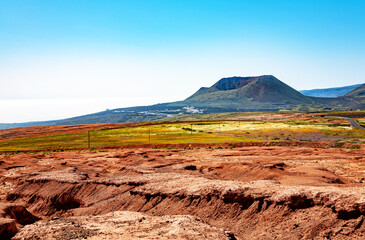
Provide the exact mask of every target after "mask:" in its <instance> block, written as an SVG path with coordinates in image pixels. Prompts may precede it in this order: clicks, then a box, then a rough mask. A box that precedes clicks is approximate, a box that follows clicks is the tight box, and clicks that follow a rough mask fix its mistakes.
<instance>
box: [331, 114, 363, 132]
mask: <svg viewBox="0 0 365 240" xmlns="http://www.w3.org/2000/svg"><path fill="white" fill-rule="evenodd" d="M326 117H327V118H342V119H346V120H348V121H349V122H350V125H351V127H353V128H357V129H365V128H364V127H362V126H360V125H359V124H358V123H357V122H356V120H355V119H352V118H348V117H339V116H326Z"/></svg>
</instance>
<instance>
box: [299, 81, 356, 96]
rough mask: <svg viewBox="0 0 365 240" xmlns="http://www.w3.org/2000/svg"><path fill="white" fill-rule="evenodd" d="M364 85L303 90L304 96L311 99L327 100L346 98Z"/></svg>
mask: <svg viewBox="0 0 365 240" xmlns="http://www.w3.org/2000/svg"><path fill="white" fill-rule="evenodd" d="M361 85H362V84H355V85H350V86H344V87H336V88H322V89H320V88H319V89H311V90H301V91H299V92H301V93H302V94H304V95H306V96H310V97H327V98H334V97H341V96H345V95H346V94H347V93H349V92H351V91H352V90H354V89H356V88H357V87H360V86H361Z"/></svg>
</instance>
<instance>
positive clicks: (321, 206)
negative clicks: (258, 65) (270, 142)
mask: <svg viewBox="0 0 365 240" xmlns="http://www.w3.org/2000/svg"><path fill="white" fill-rule="evenodd" d="M0 163H1V164H0V178H1V183H0V239H10V238H12V239H227V240H229V239H231V240H232V239H365V223H364V215H365V187H364V186H365V151H364V146H363V147H362V149H345V148H324V147H318V146H315V144H314V143H312V146H311V145H308V146H269V147H267V146H241V147H236V148H232V149H229V148H227V149H225V148H224V147H223V149H217V148H214V147H213V148H207V147H200V148H198V147H197V146H196V145H193V146H191V147H190V148H186V149H183V148H178V146H176V147H175V148H172V149H166V148H164V149H152V148H147V147H145V148H141V147H135V148H130V149H109V150H99V151H96V150H95V151H88V150H83V151H69V152H46V153H19V154H13V155H9V154H7V155H0Z"/></svg>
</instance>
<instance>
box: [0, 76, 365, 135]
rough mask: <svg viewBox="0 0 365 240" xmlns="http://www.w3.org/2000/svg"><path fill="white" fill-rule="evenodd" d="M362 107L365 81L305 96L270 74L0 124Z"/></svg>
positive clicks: (70, 123)
mask: <svg viewBox="0 0 365 240" xmlns="http://www.w3.org/2000/svg"><path fill="white" fill-rule="evenodd" d="M354 109H365V84H363V85H361V86H359V87H357V88H356V89H353V90H352V91H351V92H348V93H347V94H346V95H345V96H342V97H336V98H328V97H326V98H324V97H310V96H305V95H303V94H302V93H300V92H298V91H297V90H295V89H294V88H292V87H290V86H288V85H287V84H285V83H283V82H282V81H280V80H279V79H277V78H275V77H274V76H272V75H263V76H254V77H229V78H222V79H220V80H219V81H218V82H216V83H215V84H213V85H212V86H211V87H202V88H200V89H199V90H198V91H197V92H196V93H194V94H193V95H191V96H190V97H188V98H187V99H185V100H183V101H177V102H170V103H162V104H156V105H151V106H140V107H129V108H118V109H113V110H107V111H103V112H98V113H93V114H88V115H83V116H78V117H73V118H68V119H62V120H54V121H46V122H28V123H14V124H0V129H2V128H14V127H24V126H40V125H72V124H91V123H118V122H148V121H156V120H168V118H169V117H172V116H176V115H181V114H197V113H198V114H199V113H219V112H254V111H304V112H311V111H312V112H313V111H326V110H337V111H338V110H354Z"/></svg>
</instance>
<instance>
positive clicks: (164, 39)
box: [0, 0, 365, 122]
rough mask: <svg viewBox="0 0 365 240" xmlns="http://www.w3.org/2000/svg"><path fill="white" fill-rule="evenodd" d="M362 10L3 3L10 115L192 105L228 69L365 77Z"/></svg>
mask: <svg viewBox="0 0 365 240" xmlns="http://www.w3.org/2000/svg"><path fill="white" fill-rule="evenodd" d="M364 16H365V2H364V1H351V0H348V1H345V0H343V1H336V0H331V1H327V0H321V1H318V0H317V1H311V0H306V1H285V0H276V1H274V0H271V1H270V0H256V1H253V0H252V1H245V0H240V1H235V0H220V1H214V0H210V1H206V0H194V1H189V0H184V1H182V0H180V1H176V0H155V1H154V0H145V1H143V0H138V1H137V0H124V1H123V0H119V1H107V0H106V1H91V0H87V1H86V0H78V1H66V0H63V1H57V0H52V1H42V0H39V1H35V0H22V1H19V0H0V84H1V86H2V87H1V88H0V101H2V103H1V102H0V104H1V105H0V111H1V112H4V108H5V107H6V109H5V110H6V111H7V114H6V115H7V116H6V117H4V116H3V115H0V122H12V121H29V120H46V119H53V118H62V117H69V116H74V115H79V114H84V113H89V112H95V111H100V110H104V109H105V108H114V107H126V106H135V105H146V104H154V103H158V102H166V101H175V100H182V99H184V98H186V97H188V96H189V95H191V94H192V93H194V92H195V91H196V90H197V89H199V88H200V87H201V86H210V85H212V84H214V82H216V81H217V80H219V79H220V78H222V77H229V76H252V75H262V74H272V75H274V76H276V77H278V78H279V79H280V80H282V81H284V82H285V83H287V84H289V85H290V86H292V87H294V88H296V89H312V88H323V87H335V86H343V85H350V84H356V83H363V82H365V81H364V76H365V68H364V65H365V60H364V57H363V56H364V54H365V46H364V42H365V17H364ZM42 99H43V100H44V101H43V105H44V104H46V103H47V102H48V103H51V102H54V101H58V102H59V103H60V104H59V105H57V106H58V107H57V108H58V109H57V111H55V112H54V113H53V112H51V110H50V109H52V104H49V105H50V106H48V107H45V106H43V107H42V106H41V105H42V104H41V103H42ZM88 99H89V100H90V101H94V102H95V101H96V100H95V99H97V101H96V102H98V103H103V104H96V103H95V104H87V103H85V102H89V101H88ZM20 101H28V104H27V111H29V109H32V108H34V111H29V113H28V112H27V113H25V112H26V111H24V109H22V108H21V106H22V105H23V104H21V102H20ZM72 101H74V102H75V104H74V105H75V106H74V107H72V106H70V104H68V105H65V106H63V107H62V102H72ZM77 101H79V104H76V102H77ZM15 102H16V103H17V104H15ZM31 102H34V105H32V104H30V103H31ZM5 105H6V106H5ZM71 105H72V104H71ZM36 110H37V111H36ZM41 112H46V113H47V114H41ZM35 113H36V114H35Z"/></svg>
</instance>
